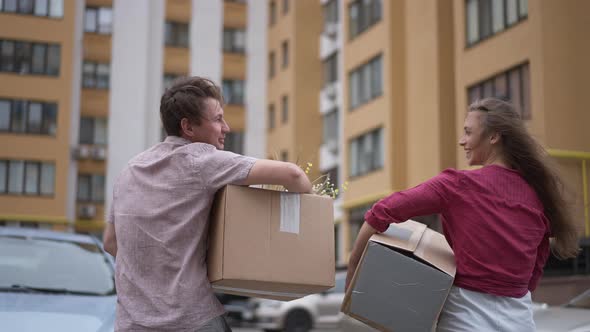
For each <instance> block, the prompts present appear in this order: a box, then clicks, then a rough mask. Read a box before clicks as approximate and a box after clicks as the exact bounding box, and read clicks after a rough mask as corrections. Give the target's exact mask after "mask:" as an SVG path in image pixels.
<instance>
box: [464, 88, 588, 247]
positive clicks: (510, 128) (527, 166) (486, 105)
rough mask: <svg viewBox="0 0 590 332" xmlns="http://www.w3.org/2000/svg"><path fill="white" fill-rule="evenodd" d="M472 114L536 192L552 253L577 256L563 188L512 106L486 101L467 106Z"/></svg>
mask: <svg viewBox="0 0 590 332" xmlns="http://www.w3.org/2000/svg"><path fill="white" fill-rule="evenodd" d="M473 111H481V112H483V113H485V114H486V116H484V117H482V125H483V128H484V134H491V133H498V134H500V136H501V139H500V142H501V146H502V154H503V156H504V160H505V162H506V163H507V164H508V166H509V167H511V168H512V169H515V170H517V171H519V172H520V174H521V176H522V177H523V178H524V179H525V181H526V182H527V183H528V184H529V185H530V186H531V187H533V189H534V190H535V192H536V193H537V196H538V197H539V199H540V201H541V203H542V204H543V207H544V209H545V216H546V217H547V219H549V222H550V226H551V234H552V236H553V237H554V243H553V252H554V254H555V255H556V256H557V257H559V258H562V259H565V258H571V257H575V256H577V254H578V252H579V247H578V233H577V230H576V227H575V225H574V223H573V218H572V217H571V214H570V210H569V209H568V206H567V204H566V200H565V199H564V197H563V194H564V185H563V183H562V181H561V179H560V178H559V176H558V175H557V172H556V171H555V170H554V167H552V166H550V164H551V163H550V160H549V159H548V158H549V157H548V156H547V153H546V152H545V150H544V149H543V148H542V147H541V146H540V145H539V144H538V143H537V142H536V141H535V139H534V138H533V137H532V136H531V135H530V134H529V132H528V130H527V129H526V127H525V125H524V122H523V121H522V119H521V117H520V115H519V114H518V113H517V112H516V110H515V108H514V106H513V105H512V104H510V103H508V102H505V101H503V100H500V99H496V98H486V99H482V100H478V101H476V102H474V103H473V104H471V105H469V112H473Z"/></svg>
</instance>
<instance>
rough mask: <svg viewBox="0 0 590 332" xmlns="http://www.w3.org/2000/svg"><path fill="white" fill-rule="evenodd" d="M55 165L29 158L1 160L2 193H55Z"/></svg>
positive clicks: (0, 189)
mask: <svg viewBox="0 0 590 332" xmlns="http://www.w3.org/2000/svg"><path fill="white" fill-rule="evenodd" d="M54 187H55V165H54V164H53V163H45V162H38V161H28V160H0V194H11V195H33V196H45V195H53V193H54Z"/></svg>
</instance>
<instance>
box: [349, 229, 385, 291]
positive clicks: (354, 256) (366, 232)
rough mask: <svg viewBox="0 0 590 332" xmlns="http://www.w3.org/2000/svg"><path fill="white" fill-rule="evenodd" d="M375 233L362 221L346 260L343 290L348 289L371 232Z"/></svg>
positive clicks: (375, 231)
mask: <svg viewBox="0 0 590 332" xmlns="http://www.w3.org/2000/svg"><path fill="white" fill-rule="evenodd" d="M375 233H377V230H375V229H374V228H373V227H371V225H369V224H367V223H366V222H365V223H363V226H362V227H361V230H360V231H359V234H358V236H357V237H356V241H355V242H354V247H353V249H352V252H351V253H350V258H349V260H348V271H347V273H346V284H345V291H346V290H348V287H349V286H350V282H351V281H352V277H353V276H354V272H355V271H356V268H357V266H358V264H359V261H360V260H361V256H362V255H363V251H364V250H365V247H366V246H367V242H369V239H370V238H371V236H373V234H375Z"/></svg>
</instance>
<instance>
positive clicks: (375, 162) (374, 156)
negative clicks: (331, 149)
mask: <svg viewBox="0 0 590 332" xmlns="http://www.w3.org/2000/svg"><path fill="white" fill-rule="evenodd" d="M382 133H383V130H382V128H379V129H375V130H373V131H371V132H369V133H367V134H364V135H361V136H359V137H357V138H355V139H353V140H351V141H350V146H349V153H348V158H349V165H350V167H349V175H350V176H351V177H354V176H360V175H365V174H367V173H370V172H373V171H375V170H377V169H380V168H381V167H383V134H382Z"/></svg>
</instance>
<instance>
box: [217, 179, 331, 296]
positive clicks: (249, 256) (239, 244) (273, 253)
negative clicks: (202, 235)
mask: <svg viewBox="0 0 590 332" xmlns="http://www.w3.org/2000/svg"><path fill="white" fill-rule="evenodd" d="M334 260H335V256H334V211H333V200H332V199H330V198H329V197H324V196H317V195H310V194H297V193H288V192H279V191H273V190H264V189H258V188H249V187H242V186H231V185H230V186H226V187H225V188H223V189H222V190H220V192H218V193H217V196H216V198H215V202H214V204H213V208H212V218H211V224H210V232H209V251H208V254H207V265H208V275H209V280H210V281H211V284H212V285H213V288H214V289H215V290H216V291H218V292H223V293H230V294H237V295H246V296H254V297H262V298H270V299H278V300H293V299H297V298H300V297H303V296H306V295H309V294H312V293H318V292H322V291H324V290H327V289H329V288H331V287H333V286H334V274H335V262H334Z"/></svg>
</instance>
